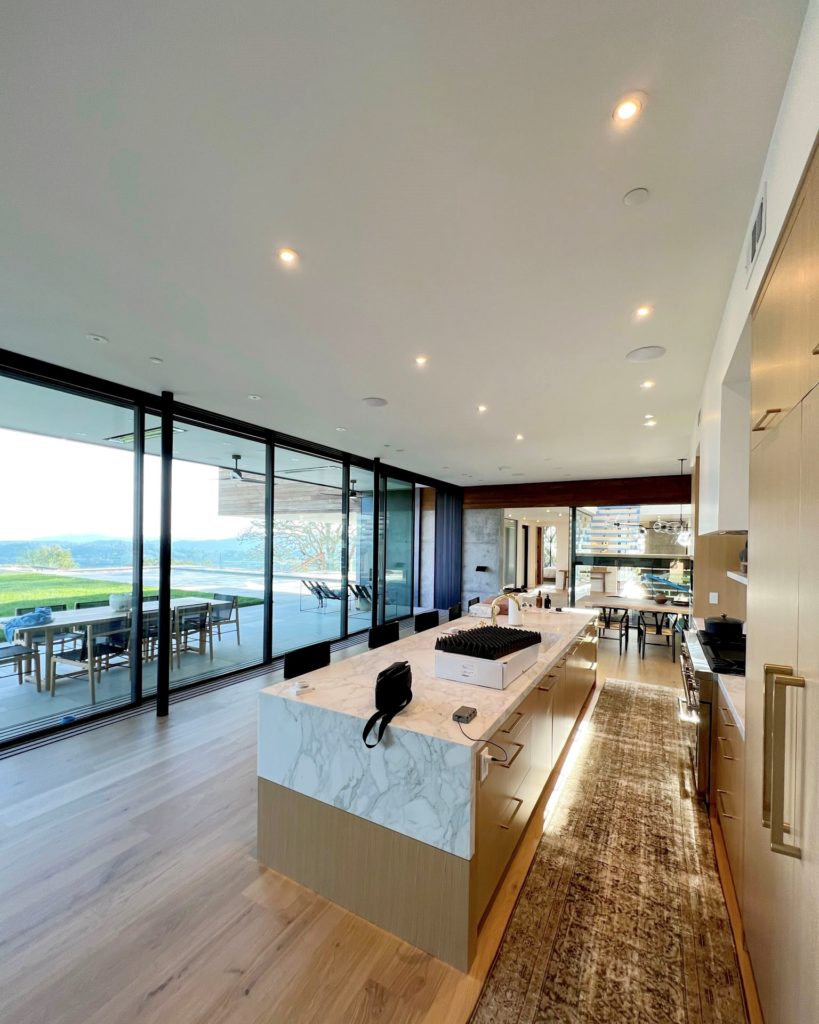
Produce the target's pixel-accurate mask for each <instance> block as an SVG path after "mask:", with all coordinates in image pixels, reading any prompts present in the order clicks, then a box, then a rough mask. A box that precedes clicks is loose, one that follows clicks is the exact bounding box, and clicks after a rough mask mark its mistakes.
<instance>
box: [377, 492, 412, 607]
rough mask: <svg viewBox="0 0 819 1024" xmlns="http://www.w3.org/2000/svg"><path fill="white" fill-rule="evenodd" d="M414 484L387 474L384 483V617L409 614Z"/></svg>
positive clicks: (410, 602) (410, 605) (410, 604)
mask: <svg viewBox="0 0 819 1024" xmlns="http://www.w3.org/2000/svg"><path fill="white" fill-rule="evenodd" d="M413 491H414V488H413V485H412V484H411V483H407V482H406V481H404V480H394V479H392V478H391V477H388V478H387V480H386V483H385V515H384V520H385V533H386V536H385V541H384V560H383V565H384V618H385V620H386V621H389V620H390V619H397V618H401V617H402V616H406V615H412V610H413V606H412V542H413V533H414V526H415V522H414V515H413Z"/></svg>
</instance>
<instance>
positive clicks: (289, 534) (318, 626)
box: [273, 446, 352, 654]
mask: <svg viewBox="0 0 819 1024" xmlns="http://www.w3.org/2000/svg"><path fill="white" fill-rule="evenodd" d="M274 466H275V469H274V481H273V482H274V486H273V652H274V654H282V653H284V652H285V651H290V650H293V649H295V648H297V647H305V646H307V645H308V644H313V643H318V642H319V641H320V640H336V639H338V638H339V637H340V636H342V634H343V629H344V622H345V621H346V616H347V609H348V602H350V601H351V600H352V595H351V593H350V590H349V588H348V587H347V581H346V576H347V573H346V572H345V571H344V565H343V551H344V535H345V523H344V500H343V492H344V491H343V489H344V467H343V465H342V463H341V462H337V461H335V460H333V459H324V458H321V457H320V456H317V455H311V454H308V453H305V452H300V451H297V450H295V449H292V448H284V447H278V446H277V447H276V450H275V453H274Z"/></svg>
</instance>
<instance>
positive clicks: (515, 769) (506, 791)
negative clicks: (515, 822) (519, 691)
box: [479, 706, 534, 816]
mask: <svg viewBox="0 0 819 1024" xmlns="http://www.w3.org/2000/svg"><path fill="white" fill-rule="evenodd" d="M521 711H522V714H521V716H520V718H519V719H518V720H517V722H516V723H515V724H514V725H513V727H512V729H511V731H509V732H506V731H504V729H499V730H498V731H497V732H496V733H495V735H494V736H493V737H492V742H493V743H497V744H498V746H499V747H502V748H503V750H505V751H506V760H505V761H504V760H497V761H493V762H492V763H491V764H490V765H489V766H488V772H487V774H486V777H485V778H484V779H483V780H482V781H481V782H480V783H479V785H480V787H481V790H482V792H483V793H484V794H485V795H486V798H487V799H497V800H499V801H501V802H504V801H506V800H508V799H511V798H512V797H514V796H515V794H516V793H517V791H518V789H519V788H520V785H521V783H522V782H523V780H524V779H525V778H526V776H527V775H528V774H529V770H530V769H531V767H532V738H533V737H532V729H533V726H534V715H533V714H532V712H531V710H529V709H526V708H525V706H522V707H521ZM489 753H490V754H491V755H492V757H493V758H503V754H502V753H501V751H500V750H498V749H497V747H494V746H493V747H489ZM495 814H496V816H499V815H500V811H499V809H498V808H497V807H496V808H495Z"/></svg>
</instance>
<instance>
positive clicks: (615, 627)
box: [597, 608, 640, 654]
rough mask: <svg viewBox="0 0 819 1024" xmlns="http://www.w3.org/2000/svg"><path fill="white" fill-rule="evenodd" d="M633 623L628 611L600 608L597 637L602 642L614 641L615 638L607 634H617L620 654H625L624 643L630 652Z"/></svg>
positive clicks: (638, 646)
mask: <svg viewBox="0 0 819 1024" xmlns="http://www.w3.org/2000/svg"><path fill="white" fill-rule="evenodd" d="M630 628H631V622H630V619H629V612H628V610H626V611H623V609H621V608H600V609H599V612H598V616H597V635H598V636H599V637H600V639H601V640H614V639H615V637H613V636H606V633H607V632H612V633H615V634H616V638H617V641H618V647H619V650H620V654H622V653H623V642H624V641H625V645H626V650H628V638H629V630H630ZM639 648H640V642H639V633H638V635H637V649H638V650H639Z"/></svg>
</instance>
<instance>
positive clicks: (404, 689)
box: [361, 661, 412, 750]
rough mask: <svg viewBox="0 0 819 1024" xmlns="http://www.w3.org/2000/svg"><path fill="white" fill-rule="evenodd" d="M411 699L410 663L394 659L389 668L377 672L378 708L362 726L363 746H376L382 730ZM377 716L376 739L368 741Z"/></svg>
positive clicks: (376, 702)
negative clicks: (372, 741) (379, 721)
mask: <svg viewBox="0 0 819 1024" xmlns="http://www.w3.org/2000/svg"><path fill="white" fill-rule="evenodd" d="M411 700H412V669H411V668H410V664H409V662H408V661H394V662H393V663H392V665H390V666H389V668H385V669H384V670H383V671H382V672H379V673H378V678H377V679H376V681H375V706H376V707H377V708H378V710H377V711H376V713H375V714H374V715H373V716H372V718H370V720H369V721H368V722H367V724H366V725H365V726H364V733H363V735H362V737H361V738H362V739H363V740H364V746H365V747H369V748H370V749H371V750H372V749H373V747H377V746H378V744H379V743H380V742H381V737H382V736H383V735H384V730H385V729H386V728H387V726H388V725H389V724H390V722H391V721H392V720H393V718H394V717H395V716H396V715H397V714H398V712H399V711H403V710H404V708H405V707H406V706H407V705H408V704H409V702H410V701H411ZM379 718H380V719H381V724H380V725H379V727H378V739H377V740H376V741H375V743H368V742H367V737H368V736H369V734H370V731H371V730H372V729H373V727H374V726H375V723H376V722H377V721H378V720H379Z"/></svg>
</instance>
